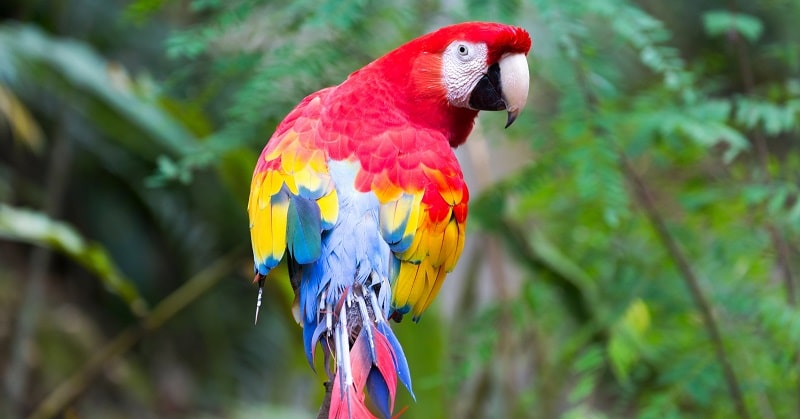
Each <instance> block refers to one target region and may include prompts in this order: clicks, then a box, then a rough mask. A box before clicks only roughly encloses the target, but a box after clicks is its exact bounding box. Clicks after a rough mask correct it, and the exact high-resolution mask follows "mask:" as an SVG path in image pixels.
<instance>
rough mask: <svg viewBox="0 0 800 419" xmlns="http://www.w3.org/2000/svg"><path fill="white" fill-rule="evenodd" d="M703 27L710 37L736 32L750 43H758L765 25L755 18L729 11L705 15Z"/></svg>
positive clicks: (718, 11) (712, 11) (711, 11)
mask: <svg viewBox="0 0 800 419" xmlns="http://www.w3.org/2000/svg"><path fill="white" fill-rule="evenodd" d="M703 26H704V27H705V30H706V33H708V34H709V35H710V36H726V35H729V34H730V33H731V32H735V33H737V34H739V35H741V36H743V37H744V38H745V39H747V40H748V41H750V42H756V41H757V40H758V38H760V37H761V33H762V32H763V31H764V25H763V24H762V23H761V21H760V20H758V18H756V17H755V16H749V15H746V14H742V13H733V12H731V11H728V10H710V11H708V12H705V13H704V14H703Z"/></svg>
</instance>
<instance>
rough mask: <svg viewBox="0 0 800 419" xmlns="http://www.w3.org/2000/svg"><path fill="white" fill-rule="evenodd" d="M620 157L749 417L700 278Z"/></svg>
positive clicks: (743, 413) (740, 412) (734, 394)
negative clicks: (698, 310) (676, 267)
mask: <svg viewBox="0 0 800 419" xmlns="http://www.w3.org/2000/svg"><path fill="white" fill-rule="evenodd" d="M619 159H620V164H621V166H622V170H623V172H624V173H625V176H626V177H627V179H628V181H629V182H630V183H631V185H632V186H633V189H634V194H635V195H636V199H637V200H638V201H639V204H640V205H641V206H642V207H643V208H644V210H645V213H646V214H647V217H648V218H649V219H650V223H651V224H652V225H653V228H654V229H655V230H656V234H657V235H658V238H659V239H660V240H661V242H662V244H663V245H664V247H665V248H666V249H667V252H669V255H670V257H671V258H672V260H673V261H674V262H675V264H676V265H677V266H678V270H679V271H680V272H681V277H682V278H683V280H684V282H685V284H686V287H687V288H688V289H689V293H690V294H691V295H692V300H694V303H695V305H696V306H697V308H698V309H700V314H701V316H702V318H703V323H704V324H705V327H706V330H707V331H708V335H709V338H711V344H712V346H713V347H714V352H715V354H716V357H717V360H718V361H719V363H720V365H721V366H722V373H723V374H724V376H725V384H727V386H728V392H729V393H730V396H731V399H733V402H734V406H735V407H736V412H737V414H738V415H739V417H741V418H749V417H750V415H749V414H748V413H747V407H746V405H745V402H744V396H743V395H742V391H741V389H740V387H739V381H738V380H737V378H736V374H735V372H734V370H733V367H732V366H731V363H730V360H729V359H728V355H727V354H726V352H725V344H724V343H723V341H722V334H721V333H720V331H719V327H718V326H717V322H716V320H715V319H714V313H713V312H712V310H711V304H710V303H709V302H708V300H707V299H706V297H705V295H704V294H703V290H702V288H701V287H700V280H699V279H698V277H697V274H696V273H695V272H694V269H692V266H691V265H690V264H689V260H688V258H687V257H686V255H685V254H684V253H683V251H682V250H681V248H680V246H679V245H678V242H677V240H675V237H674V236H673V235H672V234H671V233H670V231H669V229H668V228H667V225H666V223H665V222H664V218H663V217H662V216H661V214H660V213H659V211H658V207H657V205H656V203H655V200H654V199H653V195H652V194H651V192H650V190H649V189H648V188H647V185H646V184H645V183H644V180H643V179H642V178H641V177H640V176H639V175H638V174H637V173H636V171H635V170H634V169H633V167H632V166H631V164H630V161H628V159H627V157H626V156H625V155H624V154H622V153H620V155H619Z"/></svg>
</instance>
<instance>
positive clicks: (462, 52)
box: [458, 45, 467, 54]
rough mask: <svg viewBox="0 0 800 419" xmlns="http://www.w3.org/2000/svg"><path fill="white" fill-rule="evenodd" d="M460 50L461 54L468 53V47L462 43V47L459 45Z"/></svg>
mask: <svg viewBox="0 0 800 419" xmlns="http://www.w3.org/2000/svg"><path fill="white" fill-rule="evenodd" d="M458 52H460V53H461V54H466V53H467V47H465V46H463V45H461V46H460V47H458Z"/></svg>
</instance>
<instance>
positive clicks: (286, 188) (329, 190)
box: [248, 22, 531, 418]
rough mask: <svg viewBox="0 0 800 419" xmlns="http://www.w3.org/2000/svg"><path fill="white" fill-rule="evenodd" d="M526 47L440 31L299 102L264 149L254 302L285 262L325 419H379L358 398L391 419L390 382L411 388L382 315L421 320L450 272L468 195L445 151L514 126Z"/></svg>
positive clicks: (506, 38)
mask: <svg viewBox="0 0 800 419" xmlns="http://www.w3.org/2000/svg"><path fill="white" fill-rule="evenodd" d="M530 46H531V39H530V36H529V35H528V33H527V32H526V31H525V30H524V29H522V28H519V27H514V26H508V25H502V24H497V23H486V22H469V23H461V24H456V25H452V26H447V27H444V28H441V29H439V30H437V31H435V32H432V33H429V34H427V35H424V36H421V37H419V38H417V39H414V40H412V41H410V42H408V43H406V44H405V45H402V46H400V47H399V48H397V49H395V50H394V51H391V52H389V53H388V54H386V55H384V56H383V57H381V58H379V59H377V60H375V61H373V62H372V63H370V64H368V65H367V66H365V67H363V68H361V69H360V70H357V71H356V72H354V73H352V74H351V75H350V76H349V77H348V78H347V80H345V81H344V82H342V83H341V84H340V85H338V86H334V87H329V88H326V89H322V90H320V91H318V92H316V93H312V94H311V95H309V96H308V97H306V98H305V99H303V101H302V102H300V104H299V105H297V107H296V108H294V110H292V111H291V112H290V113H289V115H288V116H286V118H285V119H284V120H283V122H281V123H280V125H278V127H277V129H276V130H275V133H274V134H273V135H272V138H270V140H269V142H268V143H267V145H266V147H265V148H264V150H263V152H262V153H261V156H260V158H259V159H258V162H257V164H256V167H255V172H254V173H253V180H252V185H251V191H250V199H249V202H248V213H249V217H250V234H251V239H252V244H253V254H254V260H255V271H256V276H255V279H254V281H256V282H258V283H259V298H258V304H257V305H258V306H259V307H260V305H261V286H262V284H263V281H264V277H265V275H267V273H268V272H269V271H270V270H271V269H272V268H274V267H275V266H276V265H277V264H278V263H279V262H280V261H281V259H282V258H283V257H284V255H285V254H286V256H287V260H288V266H289V276H290V280H291V284H292V287H293V289H294V292H295V302H294V309H293V311H294V314H295V317H296V319H297V320H298V322H299V323H300V324H301V325H302V326H303V342H304V345H305V352H306V356H307V357H308V362H309V363H310V364H311V365H312V368H313V360H314V354H315V350H316V348H317V344H318V343H319V345H320V346H321V347H322V350H323V352H324V358H325V366H326V372H327V373H328V376H329V379H330V380H331V381H329V382H328V385H331V384H330V383H331V382H332V386H333V387H332V394H331V400H330V411H329V417H331V418H339V417H354V418H362V417H366V418H371V417H373V415H372V413H371V412H370V411H369V410H368V408H367V407H366V404H365V394H366V393H369V395H370V398H371V399H372V401H373V402H374V404H375V406H376V407H377V409H378V410H379V413H380V414H381V415H382V416H384V417H390V416H391V412H392V410H393V408H394V398H395V391H396V386H397V379H398V378H399V379H400V381H401V382H402V383H403V384H404V385H405V387H406V388H407V389H408V390H409V392H412V391H411V377H410V374H409V369H408V365H407V362H406V358H405V355H404V354H403V349H402V348H401V346H400V344H399V342H398V341H397V339H396V338H395V336H394V334H393V333H392V330H391V328H390V327H389V323H388V319H394V320H396V321H400V320H401V319H402V317H403V315H405V314H407V313H410V314H411V315H412V316H413V319H414V320H415V321H417V320H418V319H419V317H420V315H421V314H422V312H423V311H425V309H426V308H427V307H428V306H429V305H430V304H431V301H433V299H434V297H435V296H436V294H437V292H438V291H439V288H440V287H441V285H442V282H443V281H444V278H445V276H446V275H447V273H448V272H450V271H451V270H452V269H453V268H454V266H455V264H456V261H457V260H458V258H459V256H460V254H461V251H462V249H463V247H464V235H465V223H466V220H467V200H468V198H469V193H468V191H467V187H466V185H465V183H464V179H463V175H462V173H461V169H460V167H459V164H458V161H457V160H456V157H455V154H454V153H453V148H455V147H458V146H459V145H461V144H463V143H464V142H465V141H466V139H467V135H468V134H469V133H470V131H471V130H472V126H473V124H474V120H475V117H476V116H477V114H478V111H479V110H492V111H496V110H506V111H507V112H508V120H507V124H506V127H508V126H509V125H511V123H512V122H514V119H515V118H516V117H517V115H518V114H519V112H520V109H521V108H522V107H523V106H524V104H525V101H526V100H527V96H528V82H529V75H528V64H527V61H526V55H527V53H528V50H529V49H530ZM257 310H258V309H257ZM257 315H258V314H257V312H256V316H257ZM365 388H366V391H365ZM412 395H413V392H412Z"/></svg>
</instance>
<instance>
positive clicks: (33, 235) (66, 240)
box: [0, 203, 147, 316]
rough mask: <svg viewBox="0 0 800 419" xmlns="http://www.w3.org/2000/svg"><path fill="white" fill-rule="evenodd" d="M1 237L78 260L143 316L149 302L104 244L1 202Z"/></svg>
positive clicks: (47, 218) (62, 224)
mask: <svg viewBox="0 0 800 419" xmlns="http://www.w3.org/2000/svg"><path fill="white" fill-rule="evenodd" d="M0 238H2V239H5V240H14V241H20V242H25V243H30V244H35V245H39V246H46V247H51V248H53V249H55V250H57V251H59V252H61V253H64V254H65V255H67V256H69V257H70V258H71V259H73V260H75V261H76V262H78V263H79V264H81V265H82V266H83V267H85V268H86V269H87V270H89V271H91V272H92V273H94V274H95V275H97V277H98V278H99V279H100V281H101V282H102V283H103V285H105V287H106V288H107V289H108V290H109V291H111V292H113V293H115V294H117V295H119V296H120V298H122V299H123V300H124V301H125V303H126V304H127V305H128V308H129V309H130V310H131V312H132V313H134V314H136V315H137V316H142V315H144V314H145V312H146V311H147V303H145V301H144V300H143V299H142V297H141V296H140V295H139V292H138V290H137V289H136V286H135V285H134V284H133V283H132V282H131V280H130V279H128V278H126V277H125V276H124V275H123V274H122V273H121V272H120V270H119V268H118V267H117V266H116V265H115V264H114V261H113V260H112V259H111V258H110V257H109V255H108V252H107V251H106V249H105V248H103V246H102V245H100V244H98V243H92V242H90V241H87V240H86V239H85V238H83V237H81V235H80V234H78V232H77V231H75V229H74V228H73V227H72V226H70V225H68V224H64V223H62V222H58V221H55V220H52V219H50V218H49V217H47V216H46V215H44V214H41V213H38V212H34V211H28V210H23V209H17V208H13V207H10V206H8V205H5V204H2V203H0Z"/></svg>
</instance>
